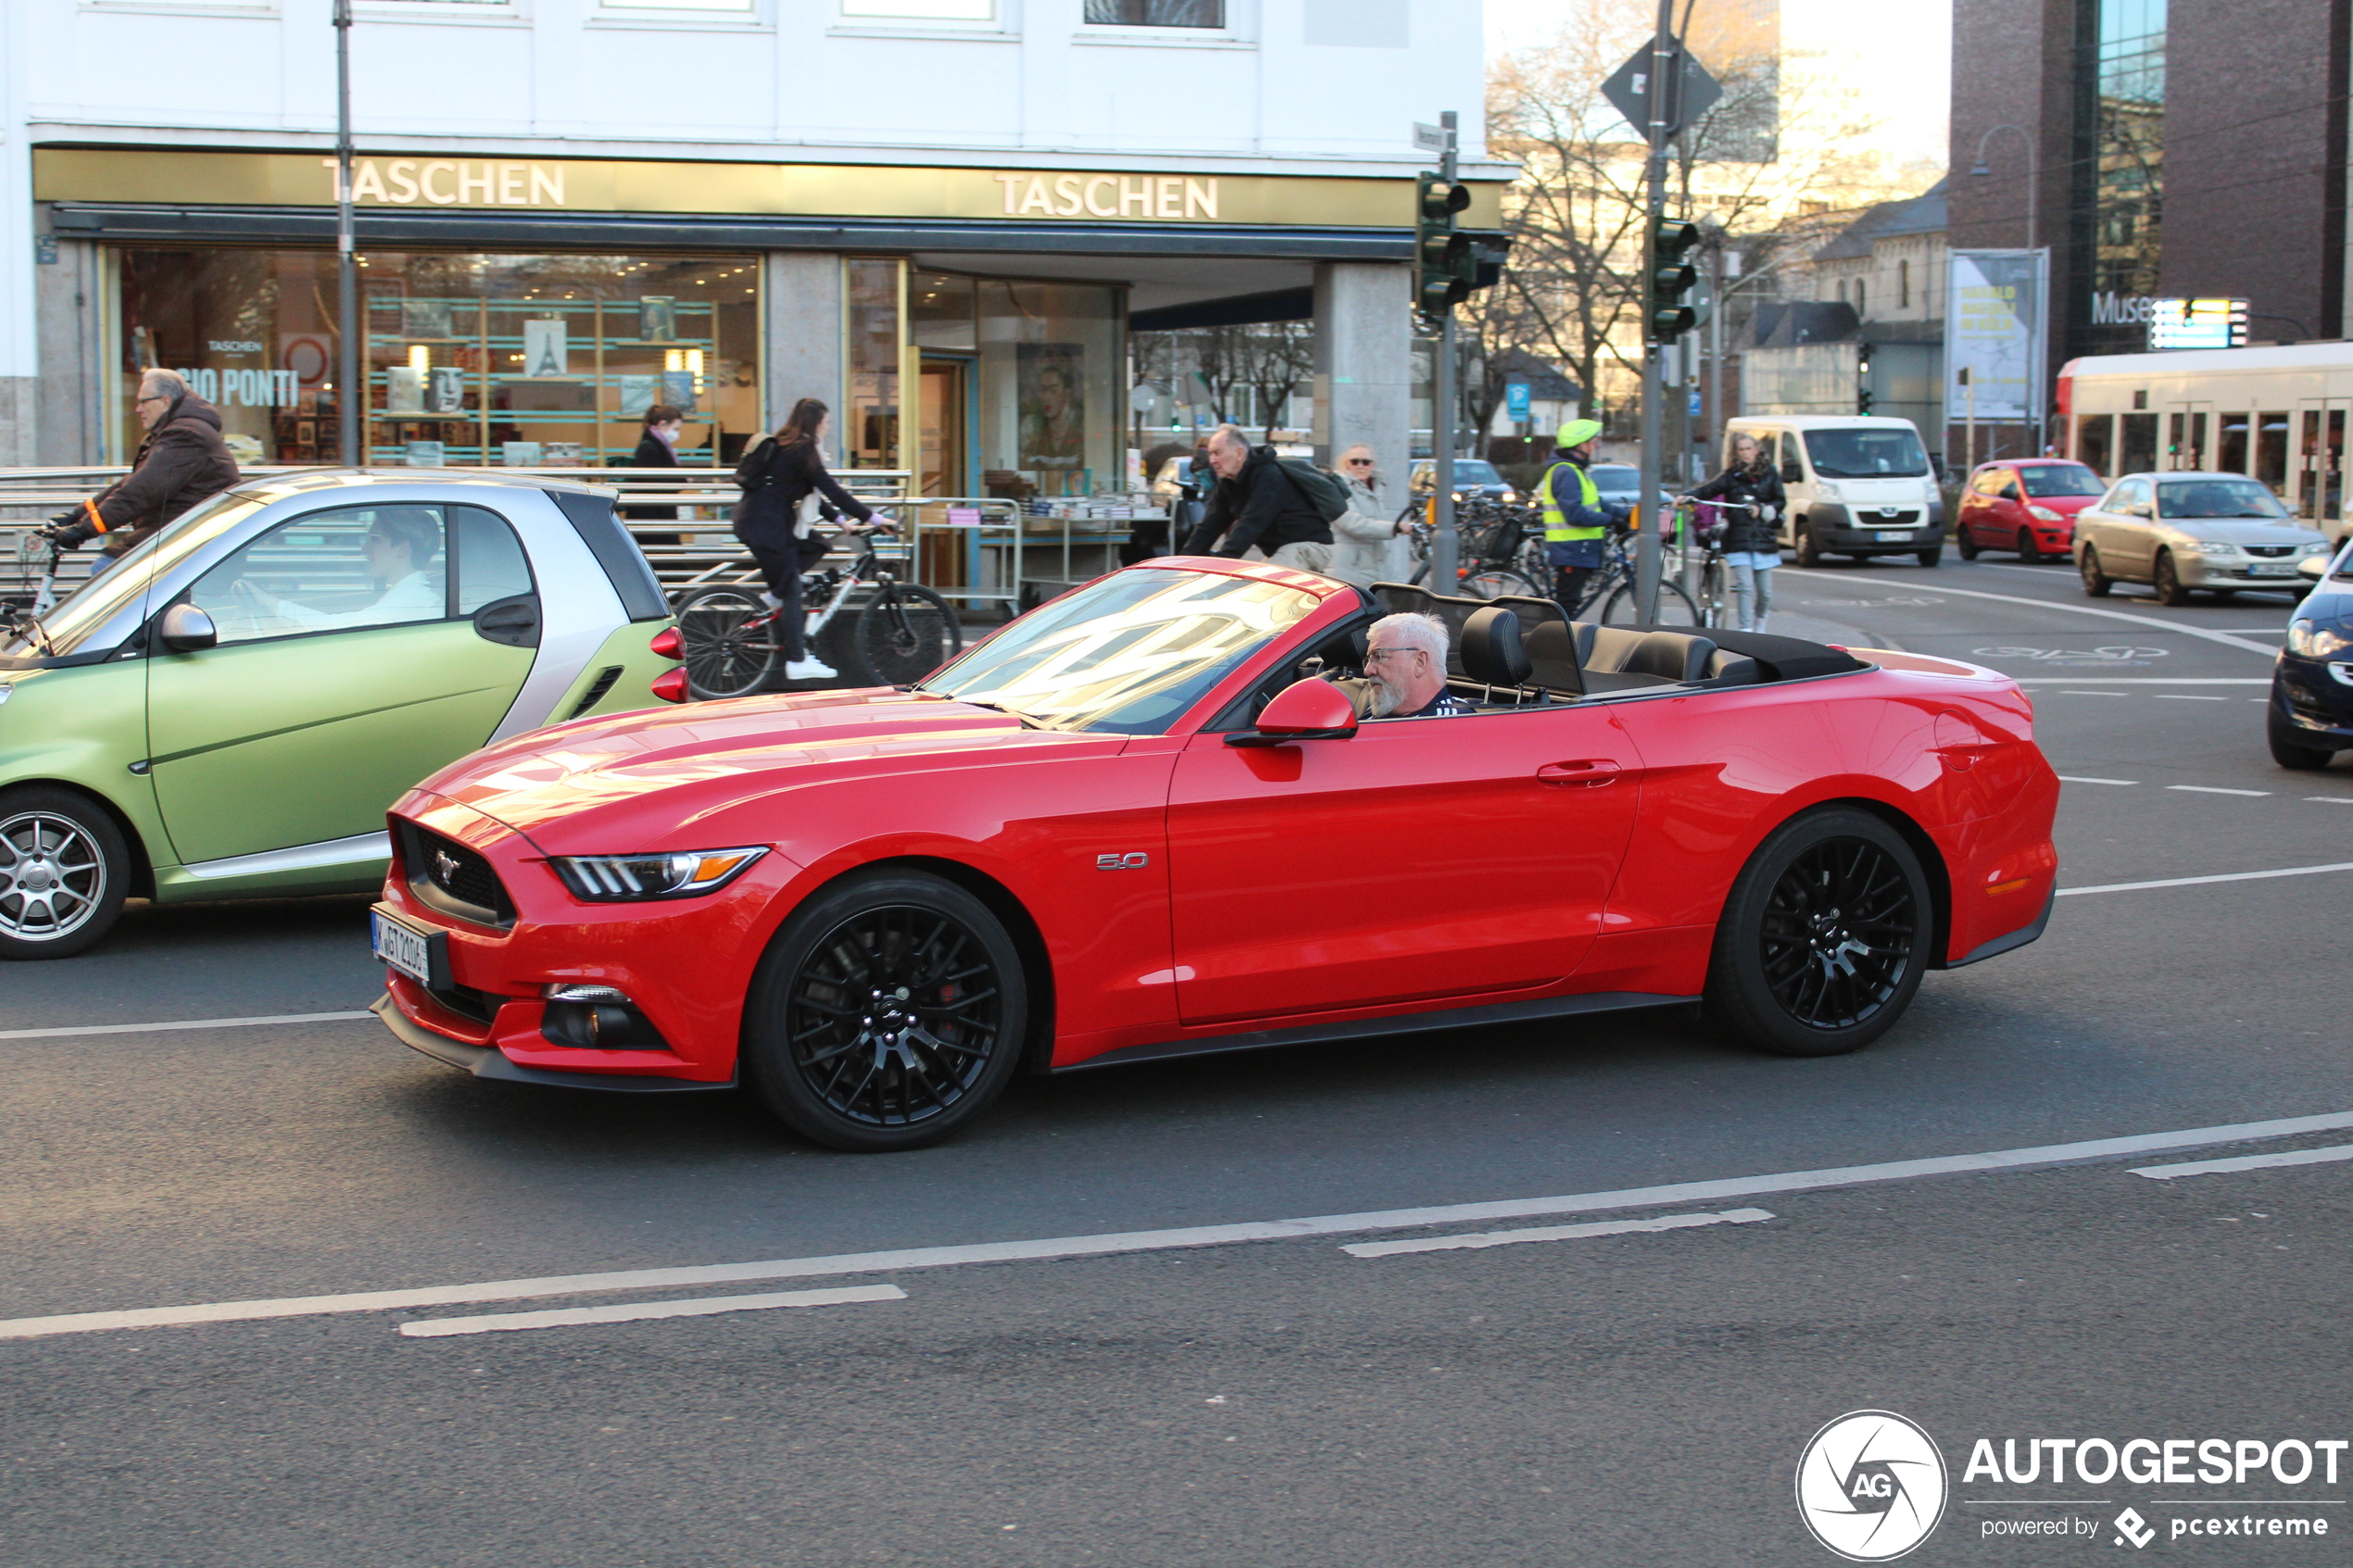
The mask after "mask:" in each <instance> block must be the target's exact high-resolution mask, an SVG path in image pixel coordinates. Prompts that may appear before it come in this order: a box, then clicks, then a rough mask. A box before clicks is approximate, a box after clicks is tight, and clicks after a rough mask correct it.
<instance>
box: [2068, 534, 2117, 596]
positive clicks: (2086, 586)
mask: <svg viewBox="0 0 2353 1568" xmlns="http://www.w3.org/2000/svg"><path fill="white" fill-rule="evenodd" d="M2075 570H2076V573H2077V575H2079V576H2081V577H2082V579H2083V596H2084V597H2086V598H2093V599H2104V598H2106V597H2108V590H2109V589H2110V588H2113V587H2115V586H2116V580H2115V579H2114V578H2112V577H2110V576H2109V575H2108V573H2107V572H2105V571H2101V570H2100V553H2099V551H2097V550H2095V549H2094V548H2092V546H2089V545H2086V546H2083V554H2082V556H2081V557H2080V558H2078V559H2077V560H2076V563H2075Z"/></svg>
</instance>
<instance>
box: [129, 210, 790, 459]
mask: <svg viewBox="0 0 2353 1568" xmlns="http://www.w3.org/2000/svg"><path fill="white" fill-rule="evenodd" d="M359 262H360V265H359V289H360V301H361V307H362V310H363V312H364V314H365V319H366V326H367V338H366V349H365V355H364V364H365V371H366V376H367V405H368V418H367V421H366V424H365V427H364V430H363V436H364V445H363V457H364V458H365V459H366V460H368V461H370V462H374V463H379V464H382V463H402V462H405V463H408V464H410V465H412V466H417V467H427V468H439V467H479V466H484V465H498V464H505V465H508V466H511V467H519V468H535V467H602V466H605V465H607V464H609V463H613V462H626V461H627V460H628V458H629V457H630V455H631V454H632V453H633V452H635V449H636V445H637V439H638V436H639V434H640V433H641V430H642V426H643V420H644V416H645V411H646V408H648V406H649V405H651V404H654V403H669V404H673V405H675V406H677V407H679V408H683V409H685V410H686V428H685V429H684V430H683V431H682V432H681V433H680V436H679V444H678V445H679V455H680V458H681V460H682V461H684V462H685V463H686V464H687V465H688V466H690V467H693V466H700V465H708V464H711V463H712V462H714V461H715V462H719V463H722V464H726V463H732V462H734V461H735V459H736V456H738V455H739V454H740V452H741V451H742V448H743V445H744V444H745V442H746V441H747V440H748V439H749V438H750V437H751V436H752V435H753V434H754V433H756V432H757V431H758V430H759V429H760V421H761V398H760V387H759V342H760V335H759V277H760V269H759V263H758V261H757V259H756V258H754V257H626V256H596V257H589V256H481V255H463V254H456V255H452V254H434V255H423V254H414V255H412V254H401V253H395V252H370V253H368V254H366V255H363V256H362V257H360V258H359ZM119 274H120V323H121V324H120V343H119V346H118V349H117V351H116V353H115V355H114V356H113V358H112V361H111V363H112V366H113V369H114V370H115V372H116V373H115V374H114V375H113V377H112V378H111V379H112V383H113V384H112V386H111V387H110V389H109V395H110V397H111V399H112V408H113V419H112V421H111V422H112V424H113V426H114V429H115V441H116V450H117V454H118V456H119V460H120V458H127V457H128V455H129V453H130V452H132V450H135V448H136V444H137V439H138V426H137V421H136V420H135V418H134V417H133V415H132V407H131V400H132V397H133V396H135V395H136V393H135V390H134V389H135V387H136V384H137V380H138V372H139V371H141V370H147V369H154V368H162V369H167V370H179V371H180V372H181V373H182V375H183V376H185V377H186V378H187V379H188V382H189V384H190V386H191V387H192V388H194V389H195V392H196V393H197V395H199V396H202V397H204V398H205V399H206V400H207V401H208V402H211V403H213V404H214V405H215V406H216V407H218V408H220V414H221V421H222V428H223V432H224V433H225V434H226V435H227V437H228V439H229V444H230V447H231V449H232V450H233V452H234V453H235V454H236V456H237V458H238V459H239V460H240V461H241V462H245V463H321V462H333V461H334V460H336V455H337V448H338V438H339V435H340V430H339V427H338V423H337V412H338V397H337V395H336V391H335V386H334V370H335V366H336V350H335V343H336V331H335V328H336V322H335V311H334V298H335V268H334V257H333V254H332V253H331V252H326V251H266V250H160V249H158V250H146V249H131V250H125V251H123V252H122V253H120V267H119Z"/></svg>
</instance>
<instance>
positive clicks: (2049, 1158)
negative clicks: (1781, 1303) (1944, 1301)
mask: <svg viewBox="0 0 2353 1568" xmlns="http://www.w3.org/2000/svg"><path fill="white" fill-rule="evenodd" d="M2342 869H2346V870H2353V867H2346V868H2342ZM2341 1128H2353V1111H2332V1112H2330V1113H2328V1114H2326V1115H2321V1116H2289V1117H2282V1118H2279V1119H2277V1120H2274V1121H2269V1122H2239V1123H2227V1124H2225V1125H2222V1126H2216V1127H2191V1128H2185V1129H2183V1130H2180V1131H2176V1132H2167V1133H2141V1134H2136V1135H2132V1136H2129V1137H2117V1138H2092V1139H2088V1140H2085V1141H2083V1142H2081V1143H2062V1144H2040V1145H2036V1146H2034V1147H2032V1148H2001V1149H1993V1150H1989V1151H1986V1152H1983V1153H1978V1154H1948V1155H1939V1156H1936V1157H1934V1158H1931V1159H1926V1160H1887V1161H1884V1162H1882V1163H1880V1164H1874V1165H1839V1166H1832V1167H1829V1168H1827V1169H1823V1170H1818V1171H1783V1172H1780V1173H1775V1174H1772V1175H1765V1176H1734V1177H1730V1178H1729V1179H1726V1180H1720V1181H1707V1182H1671V1183H1667V1184H1666V1185H1659V1186H1647V1187H1627V1188H1622V1189H1619V1190H1617V1191H1613V1192H1585V1193H1573V1194H1570V1195H1568V1196H1566V1197H1559V1198H1504V1199H1502V1200H1500V1201H1496V1202H1490V1203H1451V1204H1441V1205H1434V1206H1431V1207H1428V1208H1422V1209H1383V1210H1371V1211H1368V1212H1365V1213H1361V1214H1319V1215H1313V1216H1310V1217H1308V1218H1305V1219H1297V1220H1254V1221H1246V1222H1243V1223H1237V1224H1225V1225H1192V1226H1188V1227H1185V1228H1183V1229H1177V1230H1158V1231H1117V1232H1112V1233H1108V1234H1105V1235H1100V1236H1047V1237H1043V1238H1041V1239H1038V1240H1034V1241H983V1242H972V1243H967V1244H964V1245H962V1246H950V1247H911V1248H900V1249H899V1250H896V1251H888V1252H846V1253H838V1254H835V1255H833V1256H830V1257H822V1258H785V1259H776V1260H771V1261H763V1262H757V1263H718V1264H709V1265H699V1266H692V1267H685V1268H668V1269H629V1270H623V1271H615V1272H612V1273H588V1274H563V1275H556V1276H550V1277H545V1278H538V1279H502V1280H488V1281H484V1282H483V1283H481V1284H475V1285H445V1286H425V1287H423V1288H421V1289H410V1290H372V1291H359V1292H353V1293H350V1294H346V1295H336V1296H294V1297H286V1298H280V1299H275V1300H271V1299H262V1300H249V1301H209V1302H203V1303H200V1304H196V1305H193V1306H185V1307H145V1308H138V1309H134V1310H132V1311H107V1312H60V1313H56V1314H54V1315H51V1316H47V1317H37V1318H9V1319H5V1320H0V1339H37V1338H40V1337H42V1336H46V1335H52V1334H88V1333H93V1332H96V1331H99V1330H104V1329H117V1328H157V1327H162V1326H165V1325H170V1324H180V1323H248V1322H254V1321H258V1320H260V1319H264V1318H300V1317H317V1316H321V1315H323V1314H326V1313H330V1312H375V1311H390V1310H396V1309H400V1308H407V1307H447V1306H456V1305H459V1304H462V1303H469V1302H475V1301H516V1300H524V1299H528V1298H533V1297H545V1296H586V1295H592V1294H595V1293H597V1292H598V1291H606V1290H661V1289H669V1288H673V1287H677V1286H697V1285H731V1284H738V1283H742V1282H746V1281H750V1280H773V1279H808V1278H812V1277H820V1276H825V1275H834V1274H863V1273H897V1272H900V1271H902V1270H906V1269H937V1268H950V1267H954V1266H957V1265H960V1264H965V1263H1026V1262H1040V1261H1047V1260H1051V1259H1062V1258H1101V1257H1107V1256H1111V1255H1113V1254H1116V1253H1128V1252H1164V1251H1169V1250H1172V1249H1174V1248H1187V1247H1225V1246H1229V1245H1231V1244H1233V1243H1235V1242H1242V1241H1279V1240H1286V1239H1290V1238H1292V1237H1297V1236H1336V1235H1345V1234H1348V1233H1350V1232H1357V1231H1395V1230H1421V1229H1424V1228H1426V1227H1428V1226H1430V1225H1446V1224H1458V1223H1467V1222H1470V1221H1474V1220H1514V1219H1526V1218H1531V1217H1534V1216H1538V1215H1551V1214H1589V1213H1593V1212H1596V1211H1598V1210H1610V1209H1655V1208H1662V1207H1665V1206H1667V1205H1670V1204H1677V1203H1706V1202H1713V1201H1716V1200H1718V1199H1719V1198H1750V1197H1756V1196H1760V1195H1763V1194H1766V1193H1775V1192H1810V1191H1814V1190H1816V1189H1818V1188H1821V1187H1843V1186H1861V1185H1869V1184H1872V1183H1878V1182H1903V1181H1912V1180H1916V1179H1918V1178H1919V1177H1922V1176H1945V1175H1957V1174H1962V1173H1975V1172H1982V1171H2016V1170H2024V1169H2029V1168H2031V1167H2033V1166H2038V1165H2069V1164H2075V1163H2078V1162H2080V1161H2082V1160H2108V1159H2113V1158H2115V1157H2117V1156H2120V1155H2127V1154H2154V1153H2158V1152H2161V1151H2165V1150H2170V1149H2177V1148H2206V1147H2209V1146H2212V1145H2215V1144H2227V1143H2247V1142H2251V1141H2254V1140H2257V1139H2261V1138H2288V1137H2296V1136H2299V1135H2302V1134H2305V1133H2320V1132H2334V1131H2336V1130H2338V1129H2341Z"/></svg>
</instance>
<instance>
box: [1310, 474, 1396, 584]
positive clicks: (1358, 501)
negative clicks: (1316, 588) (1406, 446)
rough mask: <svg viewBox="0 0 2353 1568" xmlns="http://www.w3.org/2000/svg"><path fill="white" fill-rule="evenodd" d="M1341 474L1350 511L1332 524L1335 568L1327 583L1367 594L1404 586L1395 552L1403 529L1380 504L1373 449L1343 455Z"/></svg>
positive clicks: (1331, 567) (1382, 503)
mask: <svg viewBox="0 0 2353 1568" xmlns="http://www.w3.org/2000/svg"><path fill="white" fill-rule="evenodd" d="M1340 474H1341V477H1343V478H1345V479H1346V480H1347V481H1348V495H1349V500H1350V502H1351V505H1350V507H1349V509H1348V510H1347V511H1345V512H1342V513H1341V514H1340V516H1339V517H1337V518H1334V519H1333V520H1332V525H1331V527H1332V564H1331V565H1330V566H1328V567H1327V568H1326V569H1325V572H1324V574H1325V575H1326V576H1327V577H1337V578H1339V579H1340V581H1341V582H1343V583H1354V584H1355V585H1356V586H1357V587H1359V588H1369V587H1371V586H1372V585H1373V584H1374V583H1402V582H1403V581H1404V580H1405V572H1406V571H1407V569H1406V568H1405V566H1404V564H1403V561H1402V560H1400V559H1398V558H1397V557H1399V556H1400V555H1401V554H1402V552H1401V551H1399V550H1397V549H1396V548H1395V547H1394V546H1395V545H1396V541H1397V538H1398V536H1399V535H1400V534H1401V533H1403V532H1404V531H1405V525H1404V524H1403V523H1401V522H1397V521H1392V520H1391V519H1390V515H1389V508H1388V506H1387V504H1386V503H1384V502H1383V501H1382V500H1381V495H1380V476H1379V475H1378V473H1376V472H1375V471H1374V469H1373V449H1372V448H1371V447H1369V446H1366V445H1362V444H1359V445H1354V446H1351V447H1350V448H1349V449H1348V450H1347V451H1345V452H1343V453H1341V454H1340Z"/></svg>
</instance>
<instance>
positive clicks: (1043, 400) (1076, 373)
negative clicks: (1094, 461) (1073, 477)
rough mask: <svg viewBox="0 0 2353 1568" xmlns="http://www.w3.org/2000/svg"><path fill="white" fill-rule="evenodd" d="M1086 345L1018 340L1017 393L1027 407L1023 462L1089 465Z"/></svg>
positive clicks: (1041, 465)
mask: <svg viewBox="0 0 2353 1568" xmlns="http://www.w3.org/2000/svg"><path fill="white" fill-rule="evenodd" d="M1085 354H1086V345H1084V344H1076V343H1024V344H1016V345H1014V366H1015V377H1014V395H1015V397H1016V399H1017V401H1018V402H1019V403H1020V406H1021V466H1022V467H1023V468H1026V469H1078V468H1084V467H1086V465H1087V417H1086V409H1085V405H1084V403H1083V401H1082V399H1081V397H1080V395H1079V393H1080V385H1081V383H1080V365H1081V364H1082V362H1083V357H1084V356H1085Z"/></svg>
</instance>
